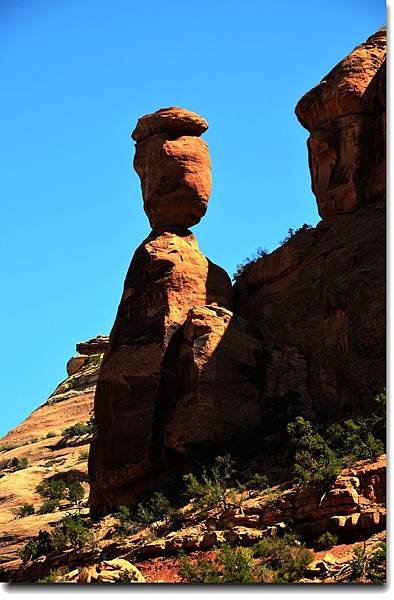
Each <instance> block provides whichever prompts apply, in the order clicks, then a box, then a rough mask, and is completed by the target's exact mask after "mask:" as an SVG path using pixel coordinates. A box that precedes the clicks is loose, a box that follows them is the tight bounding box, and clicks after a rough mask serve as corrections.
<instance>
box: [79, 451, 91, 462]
mask: <svg viewBox="0 0 394 600" xmlns="http://www.w3.org/2000/svg"><path fill="white" fill-rule="evenodd" d="M78 458H79V460H88V458H89V450H81V452H80V453H79V455H78Z"/></svg>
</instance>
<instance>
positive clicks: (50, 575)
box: [36, 573, 56, 583]
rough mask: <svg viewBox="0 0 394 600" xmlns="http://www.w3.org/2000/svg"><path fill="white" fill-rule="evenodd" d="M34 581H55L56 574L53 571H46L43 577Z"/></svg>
mask: <svg viewBox="0 0 394 600" xmlns="http://www.w3.org/2000/svg"><path fill="white" fill-rule="evenodd" d="M36 583H56V575H55V574H54V573H48V575H45V577H41V579H38V580H37V581H36Z"/></svg>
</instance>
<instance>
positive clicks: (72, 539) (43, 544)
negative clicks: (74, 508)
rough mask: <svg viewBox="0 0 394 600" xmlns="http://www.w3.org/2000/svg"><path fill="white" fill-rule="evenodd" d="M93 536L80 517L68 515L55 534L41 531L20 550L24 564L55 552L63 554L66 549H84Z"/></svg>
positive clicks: (57, 527)
mask: <svg viewBox="0 0 394 600" xmlns="http://www.w3.org/2000/svg"><path fill="white" fill-rule="evenodd" d="M92 537H93V536H92V534H91V532H90V531H89V528H88V527H87V525H86V524H85V523H84V521H83V520H82V518H81V517H80V516H79V515H68V516H67V517H64V519H62V521H60V523H59V524H58V525H57V526H56V527H55V529H54V531H53V533H49V532H48V531H45V530H41V531H40V532H39V534H38V535H37V536H36V537H34V538H33V539H32V540H30V541H29V542H27V544H25V546H24V547H23V548H21V549H19V550H18V555H19V556H20V557H21V559H22V560H23V562H28V561H30V560H34V559H35V558H39V557H40V556H48V555H50V554H52V553H53V552H62V551H63V550H65V549H66V548H69V547H70V546H71V547H74V548H82V547H83V546H84V545H85V544H87V543H88V542H89V541H90V540H92Z"/></svg>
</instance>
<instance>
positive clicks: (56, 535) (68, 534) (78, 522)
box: [51, 515, 93, 551]
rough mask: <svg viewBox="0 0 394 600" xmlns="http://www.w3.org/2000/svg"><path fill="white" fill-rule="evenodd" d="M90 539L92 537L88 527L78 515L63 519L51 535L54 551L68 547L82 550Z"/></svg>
mask: <svg viewBox="0 0 394 600" xmlns="http://www.w3.org/2000/svg"><path fill="white" fill-rule="evenodd" d="M92 539H93V536H92V534H91V532H90V530H89V527H88V526H87V525H86V524H85V522H84V521H83V519H82V518H81V517H80V515H67V517H64V519H62V520H61V521H60V523H59V524H58V525H57V526H56V527H55V530H54V532H53V534H52V535H51V541H52V545H53V548H54V549H55V550H56V551H62V550H64V549H66V548H67V547H69V546H72V547H73V548H82V547H83V546H85V544H87V543H88V542H89V541H91V540H92Z"/></svg>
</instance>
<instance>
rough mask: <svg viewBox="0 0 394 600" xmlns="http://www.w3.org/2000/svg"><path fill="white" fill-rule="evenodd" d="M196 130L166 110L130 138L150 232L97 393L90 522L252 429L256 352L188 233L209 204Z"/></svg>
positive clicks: (201, 124) (195, 122) (196, 124)
mask: <svg viewBox="0 0 394 600" xmlns="http://www.w3.org/2000/svg"><path fill="white" fill-rule="evenodd" d="M206 128H207V124H206V122H205V120H204V119H202V118H201V117H199V116H198V115H195V114H194V113H191V112H189V111H185V110H183V109H177V108H170V109H162V110H160V111H157V112H156V113H154V114H153V115H147V116H146V117H142V118H141V119H139V122H138V125H137V127H136V129H135V131H134V132H133V137H134V139H135V140H137V145H136V154H135V159H134V166H135V168H136V171H137V172H138V174H139V175H140V177H141V182H142V192H143V197H144V207H145V210H146V212H147V214H148V216H149V220H150V222H151V225H152V227H153V228H154V229H153V231H152V232H151V233H150V235H149V236H148V238H147V239H146V240H145V241H144V242H143V243H142V244H141V246H140V247H139V248H138V249H137V250H136V252H135V254H134V257H133V259H132V262H131V265H130V268H129V271H128V273H127V276H126V281H125V286H124V291H123V296H122V299H121V302H120V305H119V309H118V313H117V317H116V321H115V324H114V327H113V329H112V332H111V335H110V340H109V347H108V351H107V352H106V355H105V358H104V361H103V366H102V369H101V372H100V377H99V381H98V385H97V390H96V396H95V422H96V425H97V431H96V435H95V437H94V439H93V442H92V446H91V455H90V463H89V465H90V466H89V472H90V477H91V483H92V487H91V497H90V505H91V510H92V514H93V515H95V516H97V515H100V514H103V513H104V512H108V511H110V510H113V509H114V508H116V507H117V506H119V505H120V504H128V503H130V501H131V499H132V498H133V496H134V495H135V493H136V491H138V489H139V488H141V487H144V486H146V485H148V480H149V477H151V478H152V477H154V478H155V480H156V482H157V480H158V477H159V474H160V473H162V472H165V471H166V470H170V471H171V470H173V469H174V468H179V465H180V464H181V463H182V457H183V455H184V453H186V451H187V446H188V445H190V444H197V443H205V442H211V441H219V440H221V439H223V436H225V434H226V432H228V431H229V430H230V429H231V428H235V427H239V426H240V425H245V426H248V425H249V426H250V425H251V424H253V423H254V422H255V421H256V420H258V418H259V407H258V385H257V383H256V382H257V379H258V375H256V374H255V371H256V369H257V364H258V360H259V349H260V340H259V339H256V338H255V337H254V335H253V332H252V329H251V328H250V327H249V326H248V325H247V323H246V322H245V321H244V320H242V319H238V318H234V317H233V314H232V313H231V308H232V303H233V299H232V298H233V291H232V286H231V282H230V278H229V277H228V275H227V274H226V273H225V271H224V270H223V269H221V268H220V267H218V266H217V265H214V264H213V263H212V262H210V261H209V260H208V259H207V258H206V257H205V256H204V255H203V254H202V253H201V251H200V250H199V248H198V245H197V241H196V238H195V236H194V235H193V234H192V233H191V232H190V231H189V229H187V227H189V226H191V225H193V224H195V223H197V222H198V221H199V220H200V218H201V216H202V215H203V214H204V213H205V210H206V204H207V201H208V197H209V193H210V185H211V183H210V182H211V175H210V162H209V154H208V147H207V145H206V143H205V142H203V140H201V139H199V138H198V137H196V136H197V135H199V134H200V133H202V132H203V131H204V130H205V129H206ZM251 374H253V377H252V379H250V377H251Z"/></svg>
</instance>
